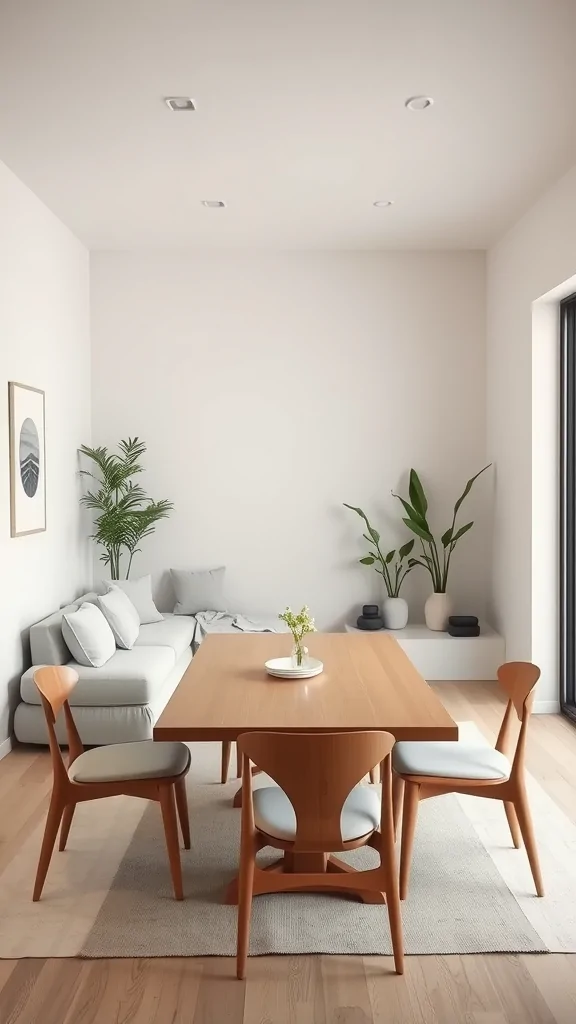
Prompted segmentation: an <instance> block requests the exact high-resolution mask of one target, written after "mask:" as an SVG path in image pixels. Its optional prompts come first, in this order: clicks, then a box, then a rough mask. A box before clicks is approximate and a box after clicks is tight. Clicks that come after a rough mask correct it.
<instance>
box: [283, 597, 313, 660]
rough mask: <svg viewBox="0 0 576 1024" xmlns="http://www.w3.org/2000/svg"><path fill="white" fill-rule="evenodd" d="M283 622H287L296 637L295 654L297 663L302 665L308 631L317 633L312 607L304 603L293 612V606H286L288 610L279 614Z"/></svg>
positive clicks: (305, 652)
mask: <svg viewBox="0 0 576 1024" xmlns="http://www.w3.org/2000/svg"><path fill="white" fill-rule="evenodd" d="M278 618H279V619H281V620H282V622H285V623H286V625H287V626H288V629H289V630H290V632H291V633H292V636H293V638H294V656H295V658H296V664H297V665H298V666H300V665H301V664H302V662H303V660H304V656H305V655H306V654H307V650H306V648H305V647H304V644H303V640H304V637H305V636H306V635H307V634H308V633H315V632H316V626H315V624H314V619H313V618H312V616H311V615H310V609H309V608H308V605H306V604H305V605H304V606H303V608H301V609H300V611H299V612H293V611H292V609H291V608H286V611H284V612H281V613H280V615H279V616H278Z"/></svg>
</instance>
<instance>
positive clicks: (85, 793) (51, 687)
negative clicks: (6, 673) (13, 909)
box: [32, 665, 190, 901]
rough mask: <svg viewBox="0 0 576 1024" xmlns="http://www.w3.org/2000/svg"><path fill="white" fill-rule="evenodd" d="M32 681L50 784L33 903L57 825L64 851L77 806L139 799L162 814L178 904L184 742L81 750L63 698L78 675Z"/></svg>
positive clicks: (55, 671)
mask: <svg viewBox="0 0 576 1024" xmlns="http://www.w3.org/2000/svg"><path fill="white" fill-rule="evenodd" d="M34 682H35V683H36V686H37V687H38V689H39V691H40V695H41V697H42V705H43V707H44V712H45V714H46V722H47V726H48V742H49V745H50V754H51V756H52V769H53V773H54V784H53V788H52V796H51V799H50V806H49V808H48V816H47V818H46V827H45V830H44V839H43V841H42V848H41V851H40V860H39V862H38V871H37V874H36V882H35V885H34V894H33V896H32V899H33V900H34V901H37V900H39V899H40V896H41V894H42V889H43V887H44V881H45V879H46V874H47V872H48V867H49V865H50V860H51V858H52V851H53V849H54V843H55V841H56V836H57V834H58V829H59V828H60V824H62V828H61V832H60V843H59V849H60V850H64V849H65V848H66V842H67V839H68V834H69V832H70V826H71V824H72V818H73V817H74V811H75V810H76V804H78V803H82V802H84V801H85V800H100V799H101V798H102V797H105V796H119V795H122V796H138V797H143V798H144V799H146V800H157V801H158V802H159V803H160V807H161V809H162V819H163V822H164V832H165V835H166V846H167V848H168V859H169V863H170V873H171V876H172V885H173V887H174V896H175V898H176V899H177V900H181V899H183V895H184V894H183V890H182V868H181V864H180V847H179V839H178V823H177V819H176V806H177V808H178V815H179V818H180V827H181V829H182V836H183V839H184V846H185V848H186V849H187V850H189V849H190V824H189V820H188V803H187V799H186V775H187V773H188V769H189V768H190V751H189V749H188V747H187V746H185V744H184V743H154V742H153V740H143V741H141V742H136V743H114V744H111V745H110V746H106V747H94V748H92V749H90V750H84V747H83V746H82V742H81V740H80V736H79V735H78V730H77V728H76V725H75V722H74V718H73V717H72V712H71V710H70V704H69V703H68V698H69V696H70V694H71V693H72V690H73V689H74V687H75V686H76V683H77V682H78V673H77V672H75V670H74V669H72V668H69V667H68V666H66V665H63V666H49V667H46V668H40V669H37V670H36V672H35V673H34ZM62 710H63V711H64V718H65V723H66V732H67V736H68V751H69V760H68V767H66V765H65V764H64V759H63V757H62V751H61V750H60V746H59V744H58V740H57V739H56V732H55V729H54V726H55V722H56V719H57V717H58V715H59V713H60V712H61V711H62Z"/></svg>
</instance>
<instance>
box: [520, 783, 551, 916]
mask: <svg viewBox="0 0 576 1024" xmlns="http://www.w3.org/2000/svg"><path fill="white" fill-rule="evenodd" d="M514 810H515V811H516V816H517V818H518V824H519V825H520V831H521V832H522V838H523V840H524V845H525V847H526V853H527V854H528V861H529V864H530V868H531V871H532V878H533V879H534V885H535V886H536V894H537V895H538V896H543V895H544V884H543V882H542V873H541V871H540V861H539V859H538V848H537V846H536V837H535V835H534V826H533V824H532V816H531V814H530V808H529V806H528V797H527V795H526V790H525V789H524V786H521V787H520V789H519V790H518V793H517V795H516V799H515V800H514Z"/></svg>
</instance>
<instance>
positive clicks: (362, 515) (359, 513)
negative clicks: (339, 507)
mask: <svg viewBox="0 0 576 1024" xmlns="http://www.w3.org/2000/svg"><path fill="white" fill-rule="evenodd" d="M342 504H343V505H344V508H349V509H352V512H355V513H356V515H357V516H360V518H361V519H363V520H364V522H365V523H366V524H368V516H367V515H366V513H365V512H363V511H362V509H361V508H357V507H356V505H347V504H346V502H345V501H343V502H342Z"/></svg>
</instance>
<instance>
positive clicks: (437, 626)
mask: <svg viewBox="0 0 576 1024" xmlns="http://www.w3.org/2000/svg"><path fill="white" fill-rule="evenodd" d="M451 614H452V601H451V600H450V597H449V596H448V594H430V597H429V598H428V599H427V601H426V604H425V605H424V618H425V619H426V625H427V626H428V629H434V630H436V631H437V632H440V631H443V630H446V629H448V617H449V616H450V615H451Z"/></svg>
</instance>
